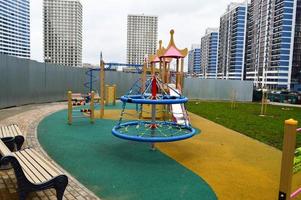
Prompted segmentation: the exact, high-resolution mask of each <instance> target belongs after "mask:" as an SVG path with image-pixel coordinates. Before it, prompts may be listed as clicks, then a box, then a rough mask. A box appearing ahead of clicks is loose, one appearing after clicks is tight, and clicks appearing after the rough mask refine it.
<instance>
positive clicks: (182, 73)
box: [180, 58, 184, 91]
mask: <svg viewBox="0 0 301 200" xmlns="http://www.w3.org/2000/svg"><path fill="white" fill-rule="evenodd" d="M180 80H181V81H180V84H181V88H180V89H181V91H182V89H183V86H184V58H181V79H180Z"/></svg>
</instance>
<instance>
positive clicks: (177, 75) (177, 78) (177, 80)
mask: <svg viewBox="0 0 301 200" xmlns="http://www.w3.org/2000/svg"><path fill="white" fill-rule="evenodd" d="M176 65H177V69H176V88H177V89H180V88H178V86H179V81H180V80H179V78H180V77H179V58H177V64H176Z"/></svg>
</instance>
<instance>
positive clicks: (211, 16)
mask: <svg viewBox="0 0 301 200" xmlns="http://www.w3.org/2000/svg"><path fill="white" fill-rule="evenodd" d="M30 2H31V59H33V60H38V61H43V26H42V25H43V18H42V14H43V12H42V3H43V0H31V1H30ZM81 2H82V4H83V62H84V63H93V64H97V63H98V62H99V52H100V51H103V56H104V60H105V62H113V61H114V62H126V25H127V15H128V14H145V15H156V16H158V17H159V20H158V21H159V23H158V39H162V40H163V44H164V46H166V45H167V43H168V41H169V30H170V29H175V41H176V44H177V45H178V47H179V48H186V47H187V48H190V47H191V44H193V43H200V41H201V37H202V35H203V34H204V32H205V29H206V28H207V27H218V26H219V18H220V16H221V15H222V14H223V13H224V12H225V10H226V8H227V5H228V4H229V3H230V2H242V0H184V1H183V0H151V1H150V0H81Z"/></svg>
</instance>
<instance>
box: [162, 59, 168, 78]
mask: <svg viewBox="0 0 301 200" xmlns="http://www.w3.org/2000/svg"><path fill="white" fill-rule="evenodd" d="M163 72H164V74H163V83H167V66H166V62H165V58H163Z"/></svg>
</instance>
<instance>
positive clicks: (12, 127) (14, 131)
mask: <svg viewBox="0 0 301 200" xmlns="http://www.w3.org/2000/svg"><path fill="white" fill-rule="evenodd" d="M9 128H10V130H11V133H12V134H13V136H17V135H18V133H17V131H16V130H15V127H14V125H10V126H9Z"/></svg>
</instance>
